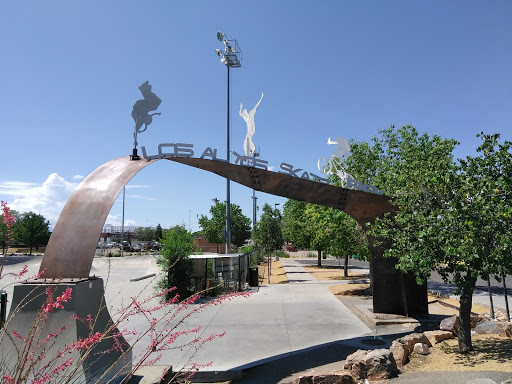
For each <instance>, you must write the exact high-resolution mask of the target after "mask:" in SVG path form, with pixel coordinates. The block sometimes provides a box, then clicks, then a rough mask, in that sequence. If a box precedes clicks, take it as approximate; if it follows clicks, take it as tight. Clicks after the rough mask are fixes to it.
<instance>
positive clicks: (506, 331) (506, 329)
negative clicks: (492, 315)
mask: <svg viewBox="0 0 512 384" xmlns="http://www.w3.org/2000/svg"><path fill="white" fill-rule="evenodd" d="M504 323H505V324H504V325H503V328H502V329H501V330H500V332H499V333H498V335H500V336H501V337H512V323H509V322H504Z"/></svg>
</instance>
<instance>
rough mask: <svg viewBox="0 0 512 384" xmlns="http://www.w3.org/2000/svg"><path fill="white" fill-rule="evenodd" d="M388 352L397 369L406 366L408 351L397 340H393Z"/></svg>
mask: <svg viewBox="0 0 512 384" xmlns="http://www.w3.org/2000/svg"><path fill="white" fill-rule="evenodd" d="M389 350H390V351H391V353H392V354H393V357H394V358H395V362H396V365H397V367H399V368H401V367H403V366H404V365H405V364H407V361H408V360H409V350H408V349H407V347H406V346H405V345H404V344H403V343H401V342H399V341H398V340H394V341H393V343H392V344H391V347H390V348H389Z"/></svg>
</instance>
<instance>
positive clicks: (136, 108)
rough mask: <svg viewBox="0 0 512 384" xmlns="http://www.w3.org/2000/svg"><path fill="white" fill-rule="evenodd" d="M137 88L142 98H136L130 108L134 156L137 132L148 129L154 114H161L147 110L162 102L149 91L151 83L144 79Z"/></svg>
mask: <svg viewBox="0 0 512 384" xmlns="http://www.w3.org/2000/svg"><path fill="white" fill-rule="evenodd" d="M139 90H140V93H142V96H143V97H144V99H142V100H137V101H136V102H135V104H134V105H133V110H132V117H133V120H134V121H135V131H134V133H133V150H134V155H135V156H136V151H137V134H139V133H142V132H144V131H145V130H146V129H148V125H149V124H151V122H152V121H153V116H154V115H160V114H161V113H159V112H157V113H152V114H149V112H150V111H155V110H156V109H157V108H158V106H159V105H160V103H161V102H162V100H161V99H160V98H159V97H158V96H157V95H155V94H154V93H153V92H152V91H151V85H149V82H147V81H146V82H145V83H144V84H142V85H141V86H140V87H139ZM142 125H144V129H141V128H142Z"/></svg>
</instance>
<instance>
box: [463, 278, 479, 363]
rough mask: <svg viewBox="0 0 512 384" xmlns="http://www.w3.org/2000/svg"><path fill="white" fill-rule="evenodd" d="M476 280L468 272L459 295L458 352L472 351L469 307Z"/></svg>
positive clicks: (471, 302)
mask: <svg viewBox="0 0 512 384" xmlns="http://www.w3.org/2000/svg"><path fill="white" fill-rule="evenodd" d="M475 284H476V278H474V277H472V276H471V275H470V274H469V272H468V274H467V275H466V286H465V287H464V288H463V289H462V292H461V295H460V309H459V320H460V327H459V352H460V353H464V354H465V353H468V352H470V351H472V350H473V345H472V344H471V306H472V304H473V291H474V289H475Z"/></svg>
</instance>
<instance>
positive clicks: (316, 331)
mask: <svg viewBox="0 0 512 384" xmlns="http://www.w3.org/2000/svg"><path fill="white" fill-rule="evenodd" d="M282 262H283V265H284V267H285V271H286V272H287V274H288V276H289V277H290V282H291V284H282V285H262V286H260V287H258V288H257V289H255V290H254V292H253V293H252V295H251V296H250V297H249V298H236V299H234V300H231V301H227V302H225V303H224V304H222V305H218V306H214V307H209V308H207V309H206V310H205V311H203V312H201V313H200V314H198V315H197V316H196V315H194V316H193V317H191V318H190V319H187V320H186V321H185V322H184V324H183V326H184V327H185V328H192V327H196V326H202V327H203V328H202V335H203V337H207V336H208V335H211V334H219V333H222V332H224V331H225V332H226V335H225V336H224V337H222V338H220V339H216V340H213V341H211V342H208V343H206V344H205V345H204V346H203V348H201V349H200V350H198V351H195V348H194V347H193V346H192V347H189V348H187V349H183V351H181V350H178V351H165V352H164V353H163V356H162V359H161V360H160V361H161V362H162V363H165V364H166V365H170V366H172V367H173V368H175V369H176V368H178V369H180V368H182V367H184V366H186V365H187V362H188V361H189V359H190V357H191V355H192V353H195V356H194V357H193V360H192V361H195V362H202V363H207V362H210V361H213V363H212V365H211V366H210V367H208V368H207V369H204V370H201V371H210V372H226V371H232V373H233V371H238V372H241V371H242V370H244V369H247V368H250V367H253V366H257V365H261V364H263V363H266V362H269V361H272V360H276V359H281V358H284V357H290V356H292V355H294V354H297V353H301V352H304V351H307V350H311V349H313V348H317V347H321V346H326V345H329V344H332V343H338V342H340V341H342V340H351V339H358V338H360V337H362V336H363V335H365V334H367V333H369V332H370V329H369V328H368V327H367V326H366V325H365V324H364V323H363V322H362V321H361V320H360V319H359V318H358V317H357V316H356V315H354V314H353V313H352V312H351V311H350V310H349V309H348V308H347V307H346V306H345V305H344V304H343V303H341V302H340V301H339V300H338V299H336V298H335V297H334V295H333V294H332V293H331V292H330V291H329V289H328V288H329V286H331V285H335V284H338V282H336V281H332V282H329V283H325V282H319V281H318V280H316V279H314V278H313V277H312V276H311V275H310V274H309V273H307V272H306V271H305V270H304V268H302V267H301V266H300V265H298V263H296V262H295V261H294V260H282ZM140 325H141V324H137V323H136V322H133V323H132V326H135V327H137V328H138V327H139V326H140ZM144 346H145V343H143V344H140V345H136V346H135V351H134V352H135V355H136V354H137V352H138V349H140V348H142V347H144ZM228 376H229V375H228ZM234 377H236V375H234Z"/></svg>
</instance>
